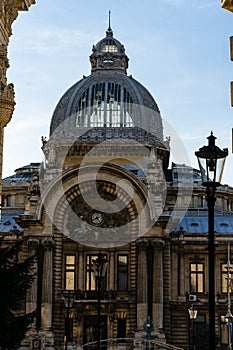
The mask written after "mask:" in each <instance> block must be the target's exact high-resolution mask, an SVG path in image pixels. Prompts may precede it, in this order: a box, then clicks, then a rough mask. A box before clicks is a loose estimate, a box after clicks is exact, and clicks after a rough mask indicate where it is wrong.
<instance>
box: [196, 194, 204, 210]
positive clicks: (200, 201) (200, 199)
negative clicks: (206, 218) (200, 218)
mask: <svg viewBox="0 0 233 350" xmlns="http://www.w3.org/2000/svg"><path fill="white" fill-rule="evenodd" d="M197 206H198V207H199V208H202V207H203V197H201V196H198V197H197Z"/></svg>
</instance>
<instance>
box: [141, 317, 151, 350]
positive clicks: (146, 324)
mask: <svg viewBox="0 0 233 350" xmlns="http://www.w3.org/2000/svg"><path fill="white" fill-rule="evenodd" d="M143 328H144V331H145V332H146V350H150V341H151V333H152V332H153V330H154V324H153V321H152V320H151V318H150V316H148V317H147V319H146V321H145V322H144V325H143Z"/></svg>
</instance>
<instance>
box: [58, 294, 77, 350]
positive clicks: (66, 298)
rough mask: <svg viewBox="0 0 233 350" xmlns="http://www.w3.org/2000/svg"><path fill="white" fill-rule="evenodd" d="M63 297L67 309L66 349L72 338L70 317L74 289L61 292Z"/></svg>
mask: <svg viewBox="0 0 233 350" xmlns="http://www.w3.org/2000/svg"><path fill="white" fill-rule="evenodd" d="M61 298H62V299H63V300H64V304H65V307H66V310H67V313H66V319H65V350H67V346H68V341H70V338H71V336H70V335H71V329H72V326H73V325H72V321H71V320H72V319H71V318H70V308H71V307H72V306H73V303H74V299H75V291H74V290H63V291H62V292H61Z"/></svg>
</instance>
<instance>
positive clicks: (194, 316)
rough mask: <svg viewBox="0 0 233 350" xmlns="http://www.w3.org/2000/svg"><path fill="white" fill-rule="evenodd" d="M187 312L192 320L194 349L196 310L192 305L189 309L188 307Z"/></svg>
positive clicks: (193, 343)
mask: <svg viewBox="0 0 233 350" xmlns="http://www.w3.org/2000/svg"><path fill="white" fill-rule="evenodd" d="M188 312H189V318H190V320H191V322H192V350H195V328H194V322H195V320H196V318H197V310H196V309H195V308H194V306H193V305H192V307H190V309H188Z"/></svg>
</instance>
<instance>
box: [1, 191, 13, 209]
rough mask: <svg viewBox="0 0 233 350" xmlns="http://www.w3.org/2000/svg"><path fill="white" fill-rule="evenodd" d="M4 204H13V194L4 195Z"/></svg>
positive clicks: (4, 205)
mask: <svg viewBox="0 0 233 350" xmlns="http://www.w3.org/2000/svg"><path fill="white" fill-rule="evenodd" d="M2 206H3V207H10V206H11V195H10V194H8V195H5V196H2Z"/></svg>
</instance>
